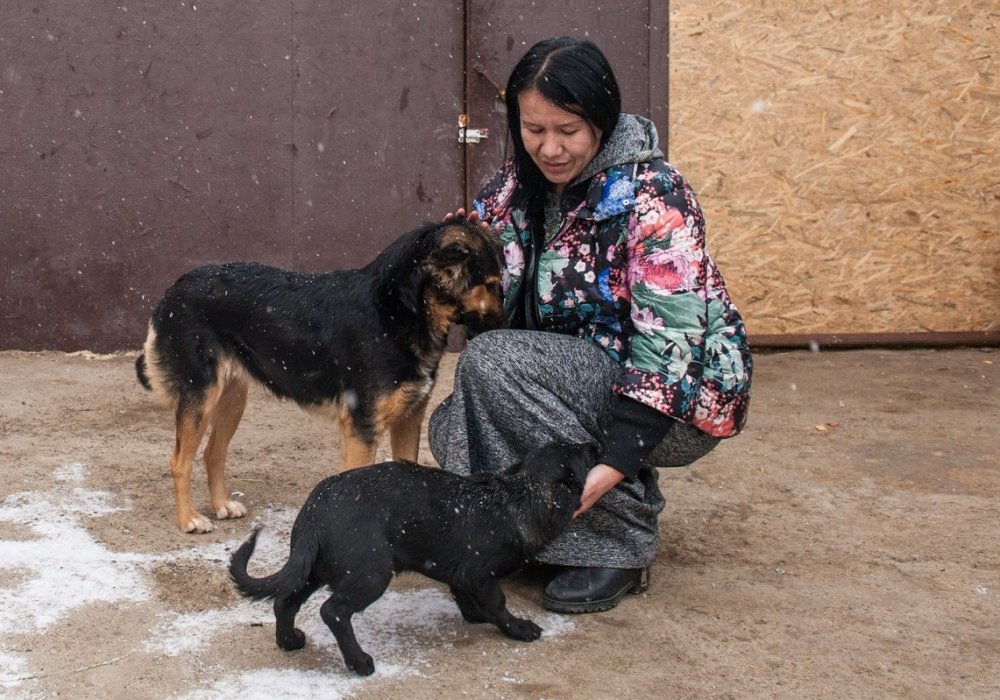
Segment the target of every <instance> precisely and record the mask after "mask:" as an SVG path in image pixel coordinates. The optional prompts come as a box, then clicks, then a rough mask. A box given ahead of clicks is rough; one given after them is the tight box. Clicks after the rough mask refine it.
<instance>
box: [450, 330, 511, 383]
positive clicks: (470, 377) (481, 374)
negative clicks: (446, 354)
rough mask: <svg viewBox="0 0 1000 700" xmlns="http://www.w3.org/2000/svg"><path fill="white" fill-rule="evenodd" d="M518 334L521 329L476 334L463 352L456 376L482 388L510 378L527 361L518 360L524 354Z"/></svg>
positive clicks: (459, 359)
mask: <svg viewBox="0 0 1000 700" xmlns="http://www.w3.org/2000/svg"><path fill="white" fill-rule="evenodd" d="M517 335H519V332H518V331H510V330H497V331H488V332H486V333H483V334H481V335H477V336H476V337H474V338H473V339H472V340H470V341H469V344H468V345H466V346H465V349H464V350H463V351H462V354H461V355H459V358H458V373H457V374H456V379H458V380H460V381H463V382H464V381H472V382H475V384H476V386H480V387H481V386H484V385H489V384H491V383H493V380H494V379H495V378H499V377H509V376H510V375H511V373H512V372H513V371H514V370H516V369H517V368H518V367H520V366H523V364H524V363H523V362H521V361H518V360H517V359H515V358H516V357H519V356H520V355H522V354H523V351H522V343H521V342H519V339H518V337H517Z"/></svg>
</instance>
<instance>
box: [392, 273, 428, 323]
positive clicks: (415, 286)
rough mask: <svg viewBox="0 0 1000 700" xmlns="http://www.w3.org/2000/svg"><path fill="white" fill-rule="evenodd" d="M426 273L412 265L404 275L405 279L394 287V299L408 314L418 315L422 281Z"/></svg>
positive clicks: (421, 296) (421, 295)
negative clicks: (397, 300)
mask: <svg viewBox="0 0 1000 700" xmlns="http://www.w3.org/2000/svg"><path fill="white" fill-rule="evenodd" d="M426 278H427V272H426V271H425V270H424V269H423V267H422V266H421V265H416V264H414V265H413V267H411V268H410V269H409V270H408V271H407V274H406V279H405V281H404V280H399V283H398V285H397V286H396V298H397V299H399V303H400V304H402V305H403V308H405V309H406V310H407V311H409V312H410V313H414V314H415V313H419V311H420V302H421V301H422V299H423V286H424V280H425V279H426Z"/></svg>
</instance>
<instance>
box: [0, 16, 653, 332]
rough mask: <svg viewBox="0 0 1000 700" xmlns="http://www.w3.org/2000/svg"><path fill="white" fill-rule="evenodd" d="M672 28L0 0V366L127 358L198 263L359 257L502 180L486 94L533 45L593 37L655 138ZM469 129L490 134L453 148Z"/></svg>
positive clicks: (596, 21) (497, 136) (587, 19)
mask: <svg viewBox="0 0 1000 700" xmlns="http://www.w3.org/2000/svg"><path fill="white" fill-rule="evenodd" d="M666 19H667V18H666V5H665V4H663V5H662V6H661V5H654V4H652V3H651V2H649V0H643V1H641V2H638V3H635V4H634V5H633V6H630V7H625V8H622V7H621V3H619V4H618V5H617V6H615V10H614V12H608V11H603V10H601V9H598V8H597V7H594V6H593V3H590V2H582V1H579V0H578V1H576V2H570V1H568V0H562V1H555V0H553V1H552V2H546V3H530V4H529V3H524V2H521V3H515V2H508V3H497V2H486V1H485V0H447V1H439V0H435V1H434V2H425V1H421V2H398V0H368V1H367V2H364V3H344V2H334V1H333V0H292V1H291V2H288V0H246V1H245V2H236V1H234V0H230V1H228V2H208V3H205V2H199V3H194V2H171V3H164V2H161V1H160V0H133V1H132V2H129V3H128V4H127V6H126V5H122V4H120V3H37V2H33V1H29V0H5V4H4V17H3V22H2V23H0V349H8V348H14V349H24V350H35V349H55V350H79V349H88V350H93V351H99V352H103V351H110V350H119V349H135V348H138V347H139V345H140V344H141V343H142V340H143V338H144V335H145V324H146V320H147V319H148V317H149V313H150V310H151V308H152V306H153V305H154V304H155V303H156V301H157V299H158V298H159V297H160V295H161V294H162V293H163V290H164V289H165V288H166V287H167V286H168V285H170V284H171V283H172V282H173V281H174V280H175V279H176V278H177V277H178V276H179V275H180V274H182V273H183V272H185V271H186V270H188V269H190V268H192V267H194V266H196V265H200V264H203V263H208V262H220V261H227V260H260V261H263V262H266V263H270V264H274V265H280V266H285V267H294V268H297V269H304V270H318V269H336V268H343V267H353V266H357V265H360V264H362V263H364V262H366V261H368V260H370V259H371V257H372V256H373V255H374V254H375V253H376V252H377V251H378V250H379V249H381V248H382V247H384V246H385V245H386V244H387V243H389V242H390V241H391V240H393V239H394V238H395V237H396V236H398V235H399V234H401V233H402V232H404V231H406V230H409V229H410V228H413V227H414V226H416V225H418V224H419V223H420V222H422V221H424V220H427V219H438V218H439V217H440V216H441V215H442V214H443V213H445V212H447V211H450V210H453V209H454V208H455V207H457V206H459V205H461V204H463V203H468V202H469V201H470V200H471V197H472V196H473V195H474V194H475V192H476V190H477V189H478V186H479V184H480V183H481V181H482V179H483V178H484V177H485V176H486V175H487V174H488V173H489V172H490V171H491V170H492V169H493V168H494V167H496V166H497V165H498V164H499V162H500V159H501V157H502V153H503V142H504V138H503V134H504V124H503V115H502V111H501V110H498V109H497V104H496V90H495V88H494V87H493V85H492V83H491V80H490V78H492V79H493V80H495V81H505V80H506V77H507V73H508V72H509V71H510V69H511V67H512V66H513V64H514V62H515V61H516V60H517V58H518V57H519V56H520V55H521V54H522V53H523V52H524V50H525V49H526V48H527V46H528V45H530V44H531V43H532V42H534V41H535V40H537V39H539V38H542V37H544V36H550V35H554V34H560V33H573V34H587V35H589V36H591V37H593V38H594V39H595V40H597V41H598V43H599V44H600V45H601V46H602V48H603V49H604V50H605V51H606V52H607V53H608V55H609V57H610V58H611V60H612V62H613V64H614V66H615V68H616V69H617V71H618V74H619V77H620V78H621V82H622V84H623V91H624V93H625V95H626V100H625V105H626V108H628V109H632V110H635V111H638V112H641V113H646V114H652V115H653V117H654V119H656V120H657V122H658V124H660V126H661V131H663V133H664V134H665V123H666ZM466 66H467V68H466ZM463 112H466V113H469V115H470V118H471V120H472V123H471V124H470V126H474V127H476V126H478V127H482V128H488V129H489V130H490V138H489V139H488V140H486V141H484V142H482V143H481V144H479V145H467V146H464V147H463V146H462V145H460V144H459V143H458V139H457V135H458V117H459V115H460V114H462V113H463ZM466 183H468V184H466Z"/></svg>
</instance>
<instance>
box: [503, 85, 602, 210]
mask: <svg viewBox="0 0 1000 700" xmlns="http://www.w3.org/2000/svg"><path fill="white" fill-rule="evenodd" d="M517 103H518V107H519V108H520V110H521V138H522V139H523V140H524V147H525V149H526V150H527V151H528V155H530V156H531V160H533V161H534V162H535V165H537V166H538V168H539V169H540V170H541V171H542V174H543V175H544V176H545V179H546V180H548V181H549V182H551V183H552V184H553V186H554V189H555V191H556V194H562V191H563V190H564V189H565V188H566V185H568V184H569V183H571V182H572V181H573V180H574V179H576V176H577V175H579V174H580V173H582V172H583V169H584V168H586V167H587V164H588V163H590V161H592V160H593V159H594V156H596V155H597V152H598V151H599V150H600V149H601V130H600V129H598V128H597V127H596V126H594V125H593V124H591V123H590V122H589V121H587V120H586V119H584V118H583V117H581V116H580V115H578V114H573V113H572V112H567V111H566V110H564V109H562V108H560V107H557V106H556V105H554V104H552V103H551V102H549V101H548V100H546V99H545V98H544V97H542V94H541V93H540V92H538V90H535V89H531V90H525V91H524V92H522V93H521V94H519V95H518V96H517Z"/></svg>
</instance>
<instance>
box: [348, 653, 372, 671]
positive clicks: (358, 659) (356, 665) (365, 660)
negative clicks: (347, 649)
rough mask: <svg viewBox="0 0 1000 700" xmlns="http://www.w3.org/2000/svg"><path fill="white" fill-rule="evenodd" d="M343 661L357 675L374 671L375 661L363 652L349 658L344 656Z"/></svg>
mask: <svg viewBox="0 0 1000 700" xmlns="http://www.w3.org/2000/svg"><path fill="white" fill-rule="evenodd" d="M344 662H345V663H346V664H347V667H348V668H349V669H351V670H352V671H354V672H355V673H356V674H358V675H359V676H370V675H372V674H373V673H375V662H374V661H373V660H372V657H370V656H368V654H366V653H365V652H361V653H360V654H357V655H355V656H352V657H351V658H350V659H348V658H345V659H344Z"/></svg>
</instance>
